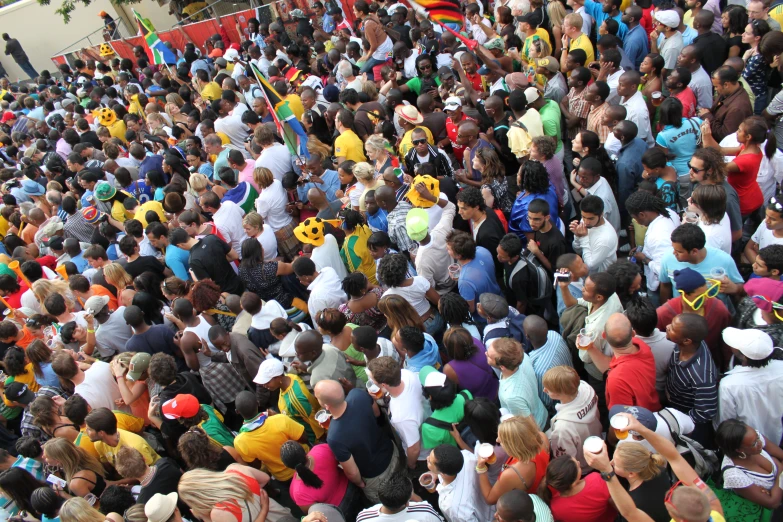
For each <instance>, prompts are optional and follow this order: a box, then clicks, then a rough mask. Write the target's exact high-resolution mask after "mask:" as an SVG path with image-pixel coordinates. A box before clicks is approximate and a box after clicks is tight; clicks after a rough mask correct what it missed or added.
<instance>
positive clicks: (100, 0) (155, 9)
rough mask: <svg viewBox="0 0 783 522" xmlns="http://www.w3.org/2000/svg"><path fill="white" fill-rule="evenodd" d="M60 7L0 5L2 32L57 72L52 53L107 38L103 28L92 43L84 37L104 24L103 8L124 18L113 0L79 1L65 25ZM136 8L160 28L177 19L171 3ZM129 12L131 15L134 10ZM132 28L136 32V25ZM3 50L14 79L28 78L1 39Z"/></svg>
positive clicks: (148, 0) (0, 57)
mask: <svg viewBox="0 0 783 522" xmlns="http://www.w3.org/2000/svg"><path fill="white" fill-rule="evenodd" d="M59 6H60V0H52V1H51V4H50V5H45V6H42V5H40V4H39V3H38V2H37V1H36V0H21V1H20V2H16V3H15V4H11V5H9V6H6V7H2V8H0V32H2V33H8V34H9V36H11V38H16V39H17V40H19V43H20V44H22V48H23V49H24V50H25V52H26V53H27V56H28V58H30V62H31V63H32V64H33V67H35V69H36V70H37V71H38V72H40V71H41V70H42V69H48V70H49V71H53V70H54V69H55V66H54V64H53V63H52V60H51V57H52V55H54V54H57V53H59V52H60V51H62V50H63V49H64V48H65V47H66V46H68V45H72V44H74V43H75V42H77V45H75V46H74V47H72V48H70V49H69V50H71V51H73V50H78V49H80V48H82V47H86V46H88V45H90V43H91V44H92V45H99V44H100V43H101V42H102V41H103V36H102V34H101V32H100V31H98V32H96V33H94V34H93V35H92V36H90V39H89V42H88V40H84V39H82V38H83V37H85V36H86V35H88V34H90V33H92V32H93V31H96V30H97V29H101V28H102V27H103V20H102V19H101V18H100V17H99V16H98V13H99V12H100V11H106V12H107V13H109V14H110V15H111V16H112V17H113V18H114V19H115V20H117V21H118V22H119V21H120V19H121V17H120V14H119V13H118V11H117V9H116V8H115V6H114V5H113V4H111V2H110V1H109V0H94V1H93V2H91V3H90V5H89V6H84V5H83V4H81V3H78V4H77V7H76V10H74V11H73V12H72V13H71V21H70V22H69V23H68V24H65V23H64V22H63V19H62V17H61V16H60V15H59V14H57V13H55V11H56V10H57V9H58V8H59ZM134 8H135V9H136V10H137V11H138V12H139V13H140V14H141V15H142V16H145V17H147V18H149V19H150V21H151V22H152V23H153V24H154V25H155V28H156V29H158V30H160V31H164V30H167V29H169V28H171V26H173V25H174V24H175V23H176V21H177V20H176V18H174V17H173V16H171V15H169V14H168V8H169V6H168V5H165V6H163V7H161V6H159V5H158V3H157V2H156V1H152V0H144V1H142V2H140V3H138V4H136V5H134ZM128 14H131V12H130V9H128ZM121 26H123V31H124V33H123V34H127V33H128V30H127V28H125V27H124V24H121ZM132 30H133V33H134V34H135V33H136V26H135V25H134V26H133V28H132ZM80 39H81V40H80ZM0 51H1V52H0V63H2V64H3V67H5V69H6V71H8V76H9V78H10V79H11V81H16V79H17V77H19V78H21V79H23V80H24V79H25V78H26V75H25V74H24V73H23V72H22V70H21V69H20V68H19V66H18V65H17V64H16V62H15V61H14V60H13V58H11V57H10V56H6V55H5V42H2V41H0Z"/></svg>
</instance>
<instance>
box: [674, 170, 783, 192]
mask: <svg viewBox="0 0 783 522" xmlns="http://www.w3.org/2000/svg"><path fill="white" fill-rule="evenodd" d="M688 168H689V169H690V170H692V171H693V172H704V171H705V170H707V169H697V168H696V167H694V166H693V165H691V164H690V162H688ZM772 199H774V198H772Z"/></svg>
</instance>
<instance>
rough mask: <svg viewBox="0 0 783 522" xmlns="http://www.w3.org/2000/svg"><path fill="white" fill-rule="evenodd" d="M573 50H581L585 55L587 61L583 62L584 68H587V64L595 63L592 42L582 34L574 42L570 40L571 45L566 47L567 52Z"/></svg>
mask: <svg viewBox="0 0 783 522" xmlns="http://www.w3.org/2000/svg"><path fill="white" fill-rule="evenodd" d="M574 49H581V50H583V51H584V52H585V54H586V55H587V61H586V62H585V66H587V64H589V63H590V62H594V61H595V51H594V50H593V42H591V41H590V39H589V38H588V37H587V35H585V34H582V35H580V36H579V38H577V39H575V40H571V43H570V44H569V45H568V50H569V51H573V50H574Z"/></svg>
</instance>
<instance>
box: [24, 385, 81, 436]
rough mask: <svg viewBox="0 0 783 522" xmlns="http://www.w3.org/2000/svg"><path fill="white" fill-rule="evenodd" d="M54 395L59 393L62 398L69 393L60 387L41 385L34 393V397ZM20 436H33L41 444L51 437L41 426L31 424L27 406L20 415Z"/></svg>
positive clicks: (31, 418) (66, 396) (65, 397)
mask: <svg viewBox="0 0 783 522" xmlns="http://www.w3.org/2000/svg"><path fill="white" fill-rule="evenodd" d="M55 395H59V396H60V397H62V398H64V399H67V398H68V397H70V394H68V393H65V392H64V391H63V390H61V389H60V388H53V387H52V386H41V387H40V388H39V389H38V392H37V393H36V394H35V396H36V397H42V396H46V397H54V396H55ZM22 437H34V438H36V439H38V440H39V441H40V442H41V443H42V444H43V443H44V442H46V441H47V440H49V439H51V437H50V436H49V435H47V434H46V433H44V432H43V430H42V429H41V428H39V427H38V426H36V425H35V424H33V416H32V415H31V414H30V408H29V407H27V408H25V409H24V414H23V415H22Z"/></svg>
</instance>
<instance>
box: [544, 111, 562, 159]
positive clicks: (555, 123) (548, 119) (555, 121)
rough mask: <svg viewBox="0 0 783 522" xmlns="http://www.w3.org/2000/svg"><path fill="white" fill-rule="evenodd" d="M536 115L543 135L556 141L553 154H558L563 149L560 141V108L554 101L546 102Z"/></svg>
mask: <svg viewBox="0 0 783 522" xmlns="http://www.w3.org/2000/svg"><path fill="white" fill-rule="evenodd" d="M538 113H539V114H540V115H541V124H542V125H543V127H544V134H545V135H547V136H551V137H553V138H555V139H556V140H557V150H555V152H560V150H561V149H562V148H563V140H561V139H560V106H559V105H558V104H557V102H556V101H554V100H547V102H546V103H545V104H544V106H543V107H541V109H539V111H538Z"/></svg>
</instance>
